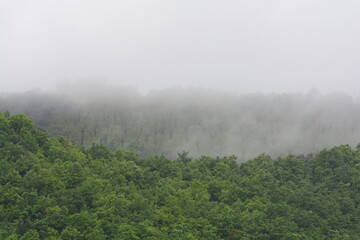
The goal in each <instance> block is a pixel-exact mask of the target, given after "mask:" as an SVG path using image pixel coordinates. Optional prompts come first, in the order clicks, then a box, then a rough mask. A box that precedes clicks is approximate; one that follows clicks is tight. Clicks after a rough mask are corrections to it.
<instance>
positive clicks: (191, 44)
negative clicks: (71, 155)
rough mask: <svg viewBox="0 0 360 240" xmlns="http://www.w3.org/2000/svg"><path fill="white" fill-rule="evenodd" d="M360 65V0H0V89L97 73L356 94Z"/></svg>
mask: <svg viewBox="0 0 360 240" xmlns="http://www.w3.org/2000/svg"><path fill="white" fill-rule="evenodd" d="M359 65H360V1H359V0H271V1H269V0H234V1H231V0H223V1H220V0H113V1H112V0H97V1H95V0H61V1H59V0H0V92H2V91H23V90H29V89H32V88H36V87H37V88H41V89H53V88H55V86H56V84H57V82H59V81H63V80H66V81H75V80H79V79H94V78H95V79H100V80H104V81H107V82H108V83H120V84H122V85H131V86H134V87H137V88H138V89H139V90H140V91H148V90H150V89H159V88H166V87H171V86H184V87H187V86H195V87H198V86H201V87H204V88H212V89H220V90H232V91H238V92H254V91H261V92H286V91H292V92H298V91H300V92H304V91H308V90H309V89H311V88H317V89H318V90H319V91H320V92H325V93H327V92H333V91H344V92H347V93H349V94H352V95H359V94H360V66H359Z"/></svg>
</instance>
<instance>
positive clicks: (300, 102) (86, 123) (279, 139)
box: [0, 84, 360, 161]
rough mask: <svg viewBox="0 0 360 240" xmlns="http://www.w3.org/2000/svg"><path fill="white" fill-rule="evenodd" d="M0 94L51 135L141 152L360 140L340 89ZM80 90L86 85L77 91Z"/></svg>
mask: <svg viewBox="0 0 360 240" xmlns="http://www.w3.org/2000/svg"><path fill="white" fill-rule="evenodd" d="M68 88H69V89H64V90H63V91H58V92H56V93H52V94H50V93H42V92H27V93H18V94H9V95H3V96H2V97H1V96H0V111H3V112H5V111H9V112H10V113H11V114H19V113H24V112H25V113H26V114H27V115H28V117H29V118H30V119H32V120H33V121H34V123H35V124H36V126H38V127H40V128H41V129H44V130H46V131H47V132H48V133H50V134H51V135H52V136H58V135H62V136H65V137H67V138H69V139H71V140H72V141H73V142H75V143H76V144H79V145H82V146H84V147H91V145H92V144H93V143H100V144H103V145H105V146H107V147H108V148H109V149H111V150H112V151H115V150H116V149H119V148H121V149H128V150H133V151H135V152H136V153H138V154H139V155H140V156H141V157H149V156H151V155H155V154H157V155H161V154H164V155H165V156H166V157H168V158H171V159H175V158H176V156H177V153H178V152H182V151H183V150H186V151H189V155H190V156H192V157H200V156H202V155H210V156H224V155H231V154H235V155H236V156H238V159H239V161H245V160H247V159H249V158H254V157H256V156H257V155H259V154H262V153H267V154H269V155H270V156H272V157H278V156H286V155H287V154H294V155H297V154H302V153H310V152H312V153H316V152H318V151H320V150H321V149H323V148H330V147H333V146H335V145H340V144H349V145H350V146H352V147H354V146H356V145H357V144H358V143H359V142H360V138H359V136H360V103H359V101H357V100H354V99H352V98H351V97H349V96H347V95H345V94H332V95H320V94H318V93H316V92H315V91H313V92H309V93H308V94H260V93H259V94H247V95H238V94H231V93H221V92H216V91H205V90H199V89H197V90H196V89H186V90H184V89H167V90H162V91H157V92H152V93H149V94H148V95H145V96H143V95H140V94H139V93H137V92H136V91H135V90H132V89H127V88H115V87H113V88H112V87H110V86H108V87H106V86H103V85H101V84H99V85H95V86H94V87H93V89H92V90H91V88H89V86H84V85H75V86H68ZM84 89H86V91H85V90H84Z"/></svg>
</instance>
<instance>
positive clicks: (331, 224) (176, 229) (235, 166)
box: [0, 113, 360, 240]
mask: <svg viewBox="0 0 360 240" xmlns="http://www.w3.org/2000/svg"><path fill="white" fill-rule="evenodd" d="M0 164H1V169H0V238H1V239H148V240H149V239H357V238H358V236H360V221H359V217H358V216H359V214H360V211H359V201H360V191H359V190H360V151H359V150H353V149H351V148H350V147H349V146H346V145H345V146H339V147H334V148H332V149H329V150H323V151H321V152H320V153H319V154H318V155H316V156H313V157H310V156H309V157H308V158H307V159H299V158H295V157H294V156H288V157H286V158H277V159H271V158H270V157H269V156H266V155H260V156H258V157H257V158H255V159H253V160H249V161H247V162H245V163H241V164H239V163H238V162H237V161H236V159H235V157H223V158H211V157H201V158H198V159H190V158H189V157H188V156H187V154H186V153H182V154H179V157H178V158H177V159H176V160H174V161H171V160H168V159H166V158H165V157H163V156H154V157H150V158H146V159H142V158H139V157H137V156H136V155H135V154H134V153H132V152H128V151H123V150H117V151H114V152H110V151H109V150H108V149H107V148H106V147H105V146H103V145H98V144H96V145H93V146H92V147H91V148H86V149H85V148H79V147H76V146H75V145H74V144H73V143H72V142H70V141H69V140H67V139H66V138H64V137H56V138H53V137H49V136H48V135H47V134H46V133H45V132H43V131H40V130H37V129H35V128H34V125H33V123H32V122H31V121H30V120H29V119H28V118H27V117H26V116H24V115H12V116H11V115H9V114H1V113H0Z"/></svg>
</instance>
